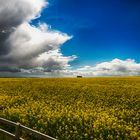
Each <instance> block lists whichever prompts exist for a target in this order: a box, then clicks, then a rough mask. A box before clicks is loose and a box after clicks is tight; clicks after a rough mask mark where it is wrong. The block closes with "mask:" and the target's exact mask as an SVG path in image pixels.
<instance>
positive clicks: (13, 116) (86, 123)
mask: <svg viewBox="0 0 140 140" xmlns="http://www.w3.org/2000/svg"><path fill="white" fill-rule="evenodd" d="M0 117H3V118H6V119H9V120H12V121H15V122H20V123H21V124H23V125H25V126H27V127H30V128H33V129H35V130H38V131H40V132H43V133H45V134H47V135H50V136H52V137H54V138H57V139H58V140H130V139H131V140H140V77H112V78H27V79H26V78H1V79H0Z"/></svg>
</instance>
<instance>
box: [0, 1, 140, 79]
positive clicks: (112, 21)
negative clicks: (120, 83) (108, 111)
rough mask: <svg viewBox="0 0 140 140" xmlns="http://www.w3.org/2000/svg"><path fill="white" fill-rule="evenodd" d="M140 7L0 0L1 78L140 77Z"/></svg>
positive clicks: (123, 3)
mask: <svg viewBox="0 0 140 140" xmlns="http://www.w3.org/2000/svg"><path fill="white" fill-rule="evenodd" d="M139 25H140V1H138V0H113V1H112V0H98V1H97V0H86V1H83V0H30V1H29V0H14V1H13V0H5V1H4V2H3V1H2V0H0V76H76V75H82V76H89V77H92V76H133V75H134V76H135V75H140V55H139V52H140V26H139Z"/></svg>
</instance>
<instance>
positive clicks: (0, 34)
mask: <svg viewBox="0 0 140 140" xmlns="http://www.w3.org/2000/svg"><path fill="white" fill-rule="evenodd" d="M47 5H48V2H47V1H45V0H14V1H13V0H4V1H0V73H2V72H11V73H15V72H23V71H24V72H35V71H40V72H53V71H58V70H65V69H67V68H68V67H69V62H70V61H72V60H74V59H75V58H76V56H68V57H65V56H63V54H62V53H61V51H60V50H61V49H60V46H61V45H62V44H63V43H65V42H66V41H68V40H69V39H71V38H72V37H71V36H69V35H67V34H65V33H62V32H59V31H55V30H52V29H51V28H49V26H48V25H47V24H46V23H40V24H38V26H34V25H31V21H32V20H34V19H36V18H38V17H39V16H40V15H41V11H42V10H43V8H45V7H46V6H47Z"/></svg>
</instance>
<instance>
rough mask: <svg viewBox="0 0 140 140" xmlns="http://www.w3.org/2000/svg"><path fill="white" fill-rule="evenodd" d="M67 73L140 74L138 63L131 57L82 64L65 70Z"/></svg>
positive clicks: (96, 74) (97, 74)
mask: <svg viewBox="0 0 140 140" xmlns="http://www.w3.org/2000/svg"><path fill="white" fill-rule="evenodd" d="M65 73H67V74H68V75H69V74H71V75H82V76H137V75H140V63H136V61H135V60H133V59H126V60H120V59H117V58H116V59H113V60H112V61H109V62H102V63H99V64H97V65H95V66H84V67H81V68H78V69H75V70H71V71H65Z"/></svg>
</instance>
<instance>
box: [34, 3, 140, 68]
mask: <svg viewBox="0 0 140 140" xmlns="http://www.w3.org/2000/svg"><path fill="white" fill-rule="evenodd" d="M49 3H50V4H49V6H48V8H46V9H45V10H44V11H43V12H42V16H41V17H40V18H39V19H37V21H34V22H33V23H34V24H35V23H36V22H38V21H40V22H47V24H49V25H51V27H52V29H57V30H60V31H62V32H66V33H68V34H69V35H73V39H71V40H70V41H68V42H67V43H65V44H64V45H63V46H62V48H61V50H62V52H63V54H64V55H72V54H75V55H77V56H78V59H77V60H75V61H73V62H72V66H74V67H78V66H82V65H93V64H96V63H99V62H102V61H109V60H112V59H114V58H119V59H122V60H123V59H128V58H131V59H135V60H136V61H138V62H139V61H140V55H139V51H140V1H138V0H98V1H97V0H86V1H83V0H49Z"/></svg>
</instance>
